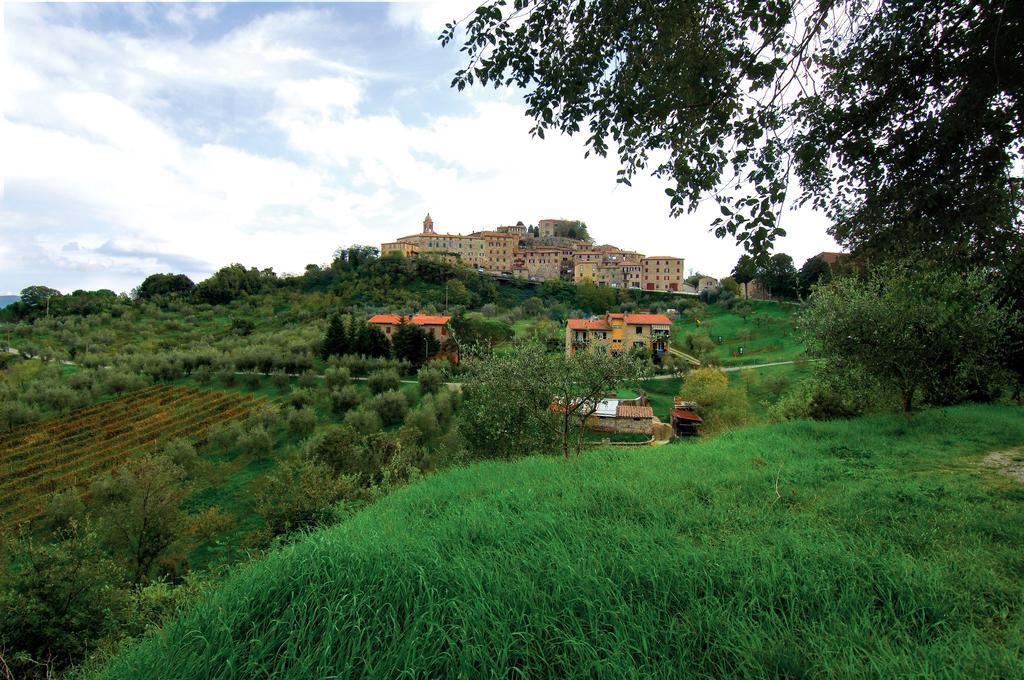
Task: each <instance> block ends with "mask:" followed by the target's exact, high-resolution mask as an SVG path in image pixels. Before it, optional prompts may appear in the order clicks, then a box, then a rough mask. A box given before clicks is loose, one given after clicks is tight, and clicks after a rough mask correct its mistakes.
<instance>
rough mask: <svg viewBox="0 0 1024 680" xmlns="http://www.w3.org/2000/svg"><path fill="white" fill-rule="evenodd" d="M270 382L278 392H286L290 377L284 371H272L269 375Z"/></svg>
mask: <svg viewBox="0 0 1024 680" xmlns="http://www.w3.org/2000/svg"><path fill="white" fill-rule="evenodd" d="M270 382H271V383H273V385H274V388H275V389H276V390H277V391H278V392H287V391H288V387H289V385H291V378H290V377H288V374H287V373H285V372H284V371H274V374H273V375H271V376H270Z"/></svg>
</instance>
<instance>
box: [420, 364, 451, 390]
mask: <svg viewBox="0 0 1024 680" xmlns="http://www.w3.org/2000/svg"><path fill="white" fill-rule="evenodd" d="M416 381H417V382H419V384H420V393H421V394H435V393H436V392H437V391H438V390H440V389H441V388H442V387H444V371H442V370H441V369H439V368H433V367H430V366H427V367H424V368H421V369H420V372H419V373H417V374H416Z"/></svg>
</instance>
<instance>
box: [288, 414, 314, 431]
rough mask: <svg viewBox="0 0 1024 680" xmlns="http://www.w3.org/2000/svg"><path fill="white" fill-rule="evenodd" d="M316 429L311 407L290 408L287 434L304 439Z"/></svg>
mask: <svg viewBox="0 0 1024 680" xmlns="http://www.w3.org/2000/svg"><path fill="white" fill-rule="evenodd" d="M315 429H316V414H315V413H314V412H313V410H312V409H308V408H301V409H292V411H291V412H290V413H289V414H288V434H290V435H292V436H293V437H298V438H299V439H305V438H306V437H308V436H309V435H311V434H313V430H315Z"/></svg>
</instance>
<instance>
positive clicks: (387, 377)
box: [366, 368, 402, 394]
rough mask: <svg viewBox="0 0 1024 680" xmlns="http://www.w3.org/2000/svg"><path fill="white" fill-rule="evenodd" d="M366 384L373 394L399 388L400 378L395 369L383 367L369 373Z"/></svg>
mask: <svg viewBox="0 0 1024 680" xmlns="http://www.w3.org/2000/svg"><path fill="white" fill-rule="evenodd" d="M366 386H367V387H369V388H370V391H371V392H373V393H374V394H381V393H383V392H389V391H391V390H397V389H399V388H401V387H402V378H401V376H399V375H398V371H396V370H395V369H393V368H385V369H382V370H379V371H374V372H373V373H371V374H370V377H369V378H367V379H366Z"/></svg>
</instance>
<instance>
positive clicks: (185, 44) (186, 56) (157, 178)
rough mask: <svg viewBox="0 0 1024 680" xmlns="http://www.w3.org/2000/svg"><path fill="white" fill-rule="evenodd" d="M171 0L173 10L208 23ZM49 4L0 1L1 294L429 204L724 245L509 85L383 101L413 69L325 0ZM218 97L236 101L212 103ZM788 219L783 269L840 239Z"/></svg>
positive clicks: (301, 261)
mask: <svg viewBox="0 0 1024 680" xmlns="http://www.w3.org/2000/svg"><path fill="white" fill-rule="evenodd" d="M456 5H458V3H455V4H454V5H453V3H428V4H416V5H394V6H392V7H391V8H390V10H389V17H390V18H391V20H392V21H393V22H394V23H395V24H396V25H403V26H411V27H413V28H415V29H418V30H422V31H425V32H426V31H428V26H430V25H432V24H433V23H434V22H436V20H437V19H436V17H440V16H444V17H446V18H444V19H441V24H442V25H443V23H444V21H445V20H447V19H449V18H451V17H452V16H455V15H452V14H451V12H452V11H453V9H458V7H456ZM187 7H188V13H183V14H180V15H177V14H176V15H175V16H174V18H172V19H171V20H172V21H175V22H183V24H188V25H192V24H194V23H196V22H199V21H205V20H211V19H214V18H215V15H209V16H204V14H203V12H201V11H200V10H199V7H202V6H187ZM177 9H179V8H177V7H172V8H170V9H169V10H168V12H174V11H177ZM51 11H53V10H51V9H50V8H48V7H39V8H37V7H32V8H28V9H26V8H24V7H20V8H19V9H18V10H17V11H16V12H14V13H13V15H12V16H13V17H14V20H11V18H10V17H8V26H7V30H8V34H9V35H8V50H7V52H6V55H7V61H8V66H9V67H10V68H8V69H7V70H6V73H7V74H8V75H9V76H13V77H8V78H7V79H6V81H5V87H4V90H5V91H4V93H3V97H4V98H3V100H2V102H3V105H4V107H5V111H6V112H7V117H8V120H7V122H6V124H5V125H4V129H3V145H4V152H3V154H2V156H3V158H4V161H3V162H4V163H5V166H6V167H5V168H4V172H5V173H6V178H7V186H6V196H5V198H4V205H3V207H2V209H0V230H3V238H0V255H2V256H3V257H4V261H5V263H8V262H10V263H11V264H10V266H8V267H4V268H0V269H3V270H5V271H0V289H17V288H19V287H21V286H22V285H27V284H29V283H46V281H42V280H40V277H44V278H45V277H50V276H55V277H58V278H60V276H62V274H61V272H65V274H63V278H61V279H60V281H59V282H57V285H58V287H61V288H62V289H64V288H66V289H73V288H77V287H83V286H100V285H102V286H106V287H114V288H116V289H127V288H130V287H131V286H133V285H136V284H137V283H138V281H139V280H141V277H142V276H144V275H145V274H147V273H151V272H153V271H157V270H169V269H171V268H175V267H177V268H182V269H183V270H185V269H187V268H188V267H192V269H191V270H187V271H186V273H189V274H190V275H194V276H202V275H205V274H207V273H209V270H210V268H211V267H216V266H220V265H223V264H226V263H228V262H232V261H241V262H244V263H246V264H248V265H256V266H260V267H268V266H272V267H274V268H275V269H276V270H277V271H301V269H302V267H303V265H305V264H306V263H307V262H323V261H325V260H327V259H329V257H330V254H331V253H332V252H333V250H334V248H336V247H337V246H339V245H342V244H349V243H373V244H379V243H380V242H381V241H387V240H392V239H394V238H395V237H397V236H400V235H403V234H406V233H409V232H411V231H414V230H416V229H417V228H418V226H419V223H420V220H421V219H422V216H423V213H424V212H426V211H427V210H430V211H431V212H432V214H433V215H434V217H435V219H436V220H437V222H438V226H439V227H440V228H442V229H450V230H452V231H468V230H470V229H478V228H481V227H490V226H494V225H497V224H502V223H509V222H514V221H515V220H519V219H522V220H524V221H525V222H527V223H536V221H537V220H538V219H540V218H543V217H560V216H564V217H576V218H579V219H583V220H585V221H587V222H588V224H589V225H590V227H591V232H592V233H593V234H594V235H595V236H596V237H597V238H599V239H600V240H602V241H606V242H613V243H616V244H619V245H622V246H624V247H630V248H635V249H638V250H641V251H644V252H647V253H649V254H656V253H664V254H677V255H681V256H684V257H686V259H687V267H688V268H699V269H702V270H704V271H708V272H710V273H713V274H725V273H727V271H728V269H729V268H731V266H732V264H733V263H734V262H735V260H736V258H737V256H738V255H739V252H740V251H739V250H738V249H737V248H736V246H734V245H733V244H732V243H731V242H726V241H721V240H717V239H715V238H714V237H713V236H711V235H709V234H708V233H707V225H708V224H709V223H710V220H711V219H713V217H714V215H715V212H716V211H713V210H711V209H710V208H709V209H707V210H702V211H699V212H698V213H697V214H696V215H694V216H689V217H686V218H683V219H679V220H672V219H670V218H668V216H667V211H668V205H667V199H666V197H665V195H664V192H663V188H664V185H663V184H662V183H661V182H660V181H656V180H653V179H650V178H638V180H637V181H635V182H634V187H633V188H626V187H623V186H620V185H617V184H615V182H614V179H615V170H616V169H617V165H616V164H615V162H614V160H612V159H599V158H590V159H584V158H583V148H582V141H581V140H580V139H578V138H576V139H569V138H565V137H557V136H556V137H554V138H549V139H548V140H546V141H541V140H538V139H531V138H530V137H529V135H528V132H527V131H528V129H529V128H530V122H529V121H528V120H527V119H526V118H525V117H524V116H523V106H522V103H521V102H520V101H518V100H517V99H516V97H515V93H509V92H500V93H497V94H495V93H491V92H485V91H469V92H466V93H462V94H458V93H455V92H454V91H452V92H450V93H448V92H447V91H445V92H442V94H440V95H438V94H437V93H436V92H434V91H431V96H434V97H441V98H443V97H449V96H450V97H451V98H452V100H447V101H454V100H455V98H459V99H458V102H457V103H458V104H460V105H465V104H469V108H468V109H466V110H464V111H463V112H462V113H459V114H447V115H440V114H437V113H432V109H431V104H432V102H431V101H430V97H427V96H424V97H421V100H422V102H423V110H421V111H418V112H417V113H418V115H417V116H415V117H414V118H406V117H404V116H403V114H402V112H400V111H395V110H389V108H388V107H387V106H383V107H382V106H381V102H380V101H378V100H375V99H374V97H375V96H379V93H380V91H381V88H382V83H383V84H386V85H387V86H388V87H392V88H393V89H394V90H395V91H396V92H398V91H402V92H408V90H409V88H410V87H412V88H414V89H415V88H416V87H417V83H416V82H415V81H413V80H411V79H410V78H408V77H405V76H404V75H403V74H401V73H399V74H381V73H376V72H374V71H372V70H369V69H366V68H363V67H356V66H353V62H352V61H351V60H348V59H343V58H341V57H340V56H338V55H339V54H349V55H354V54H357V52H358V51H357V49H356V48H355V47H351V48H350V47H349V45H348V44H347V43H345V39H344V36H346V35H347V30H348V29H347V28H345V27H344V26H339V25H338V23H337V22H336V21H335V20H334V14H332V13H331V12H330V11H325V10H319V9H315V10H299V11H285V12H282V11H272V12H268V13H267V14H264V15H262V16H259V17H257V18H256V19H254V20H252V21H251V22H249V23H248V24H245V25H243V26H240V27H238V28H236V29H234V30H232V31H229V32H228V33H226V34H225V35H223V36H222V37H220V38H219V39H215V40H205V41H195V40H193V39H192V38H191V37H187V38H183V37H180V36H178V35H175V36H166V35H164V36H161V35H159V34H157V35H152V36H151V37H145V38H142V37H137V36H132V35H129V34H127V33H124V32H109V33H104V34H99V33H97V32H95V31H90V30H87V29H85V28H82V27H79V26H75V25H64V24H62V23H61V22H54V21H50V20H49V18H50V17H49V13H50V12H51ZM181 11H182V12H185V9H182V10H181ZM154 16H156V15H151V14H145V15H144V18H145V19H146V20H149V21H155V18H154ZM65 19H66V17H65ZM434 30H435V29H433V28H429V31H431V32H432V31H434ZM157 33H158V32H157ZM339 36H340V37H339ZM431 39H432V38H431ZM339 41H340V44H334V43H338V42H339ZM430 49H436V48H434V47H431V48H430ZM440 75H442V76H443V75H444V74H440ZM385 89H386V88H385ZM224 102H227V104H225V103H224ZM232 102H238V104H237V110H238V113H237V114H236V115H237V116H238V117H237V118H231V117H225V116H226V115H227V114H224V113H223V112H224V111H232V110H235V107H236V104H234V103H232ZM218 107H219V108H218ZM447 108H449V109H453V108H454V107H453V106H451V105H450V104H449V105H448V106H447ZM209 111H214V112H215V113H209ZM370 111H373V112H372V113H370ZM225 130H226V132H225ZM792 222H793V220H790V224H792ZM797 223H798V225H799V226H797V227H796V228H793V227H792V226H790V233H791V234H792V236H790V237H788V238H787V239H785V240H784V242H783V243H782V244H781V248H782V249H785V250H787V251H788V252H790V253H791V254H792V255H794V257H795V259H797V264H798V265H799V264H800V262H801V261H802V259H803V258H805V257H807V256H809V255H812V254H814V253H816V252H818V251H820V250H823V249H826V248H829V247H834V246H833V244H831V241H830V239H828V238H827V237H826V236H825V235H824V230H823V226H822V224H823V221H822V220H821V218H820V217H818V216H814V215H812V214H810V213H801V214H800V216H798V220H797ZM72 242H74V243H77V244H79V248H78V249H77V250H75V249H70V248H65V246H66V245H67V244H69V243H72ZM12 244H13V247H12ZM204 263H206V264H204Z"/></svg>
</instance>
